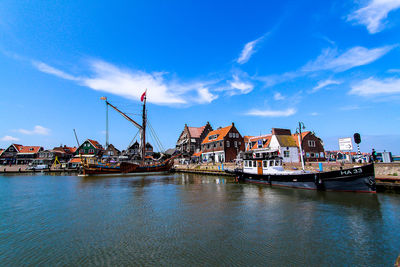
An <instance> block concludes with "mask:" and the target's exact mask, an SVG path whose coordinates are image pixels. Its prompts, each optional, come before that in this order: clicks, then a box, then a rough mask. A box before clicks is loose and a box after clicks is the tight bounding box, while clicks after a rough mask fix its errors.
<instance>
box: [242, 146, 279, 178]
mask: <svg viewBox="0 0 400 267" xmlns="http://www.w3.org/2000/svg"><path fill="white" fill-rule="evenodd" d="M281 171H284V169H283V167H282V158H281V157H279V155H278V151H273V152H263V153H258V152H257V153H256V152H251V153H249V152H246V153H244V155H243V172H245V173H251V174H258V175H263V174H267V173H276V172H281Z"/></svg>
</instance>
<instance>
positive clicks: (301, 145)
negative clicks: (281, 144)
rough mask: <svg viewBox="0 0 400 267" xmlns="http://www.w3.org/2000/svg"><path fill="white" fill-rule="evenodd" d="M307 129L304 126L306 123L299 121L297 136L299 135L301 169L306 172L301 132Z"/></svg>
mask: <svg viewBox="0 0 400 267" xmlns="http://www.w3.org/2000/svg"><path fill="white" fill-rule="evenodd" d="M305 128H306V126H305V125H304V123H303V122H301V121H299V127H297V128H296V134H298V138H299V148H300V158H301V167H302V168H303V171H304V170H305V168H304V158H303V138H302V137H301V130H302V129H303V130H304V129H305Z"/></svg>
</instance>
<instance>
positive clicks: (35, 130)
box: [17, 125, 50, 135]
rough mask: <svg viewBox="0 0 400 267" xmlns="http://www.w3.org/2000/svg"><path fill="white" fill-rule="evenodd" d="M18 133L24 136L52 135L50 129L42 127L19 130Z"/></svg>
mask: <svg viewBox="0 0 400 267" xmlns="http://www.w3.org/2000/svg"><path fill="white" fill-rule="evenodd" d="M17 131H18V132H20V133H22V134H28V135H49V134H50V129H48V128H45V127H43V126H40V125H36V126H35V127H34V128H33V129H32V130H26V129H18V130H17Z"/></svg>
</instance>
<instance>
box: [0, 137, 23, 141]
mask: <svg viewBox="0 0 400 267" xmlns="http://www.w3.org/2000/svg"><path fill="white" fill-rule="evenodd" d="M0 140H1V141H5V142H15V141H19V138H17V137H13V136H10V135H6V136H4V137H2V138H1V139H0Z"/></svg>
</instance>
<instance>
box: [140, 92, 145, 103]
mask: <svg viewBox="0 0 400 267" xmlns="http://www.w3.org/2000/svg"><path fill="white" fill-rule="evenodd" d="M146 92H147V90H146V91H144V93H143V94H142V96H141V97H140V101H142V102H143V100H144V98H145V97H146Z"/></svg>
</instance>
